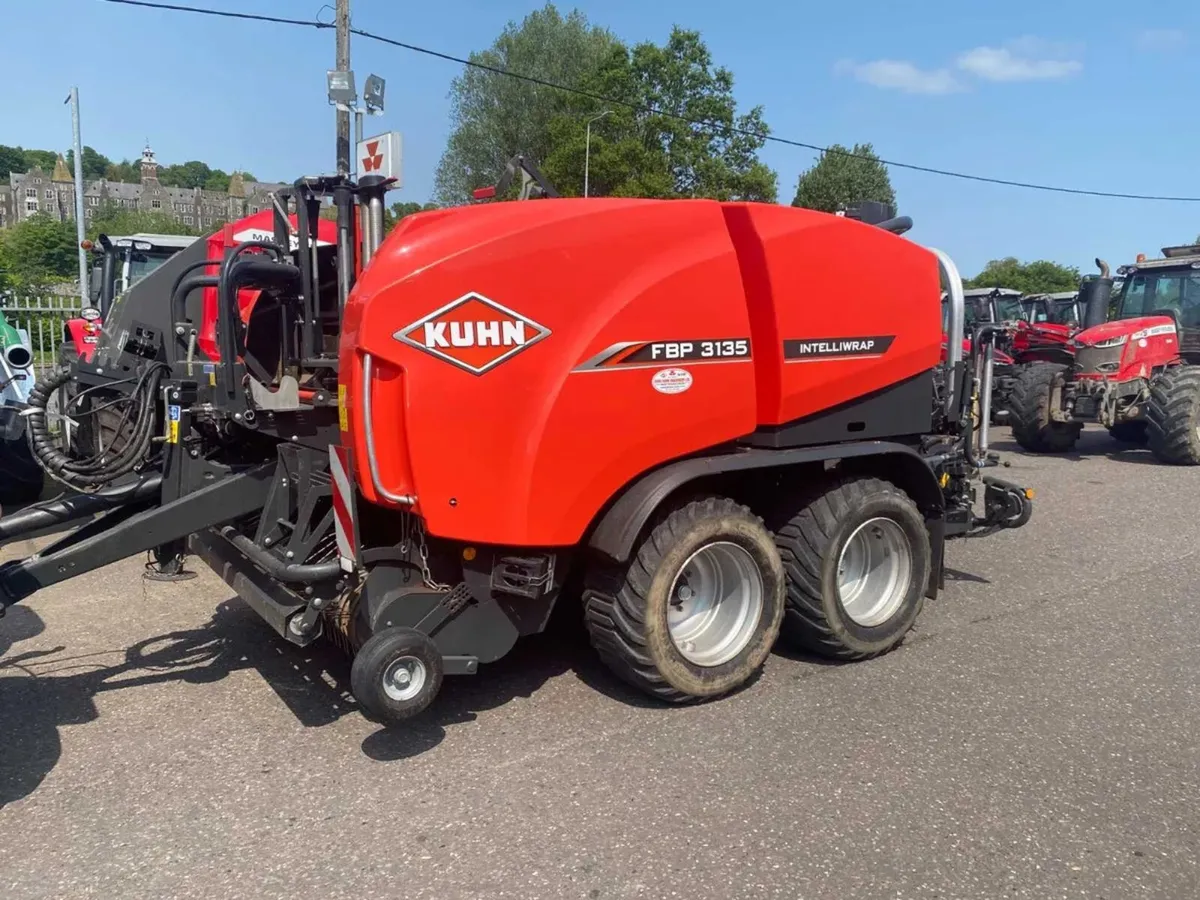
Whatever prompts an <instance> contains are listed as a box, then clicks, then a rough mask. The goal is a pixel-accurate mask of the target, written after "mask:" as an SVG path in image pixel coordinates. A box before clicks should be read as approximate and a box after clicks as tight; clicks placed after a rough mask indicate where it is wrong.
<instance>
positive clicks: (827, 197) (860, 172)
mask: <svg viewBox="0 0 1200 900" xmlns="http://www.w3.org/2000/svg"><path fill="white" fill-rule="evenodd" d="M863 200H875V201H877V202H879V203H888V204H891V205H892V206H895V204H896V192H895V191H894V190H892V181H891V178H889V177H888V170H887V166H885V165H884V164H883V163H882V162H881V161H880V159H879V157H878V156H877V155H876V154H875V150H874V148H873V147H872V146H871V145H870V144H855V145H854V147H853V148H851V149H849V150H847V149H846V148H845V147H843V146H842V145H841V144H834V145H833V146H832V147H829V148H828V149H827V150H826V151H825V152H824V153H823V154H821V159H820V160H819V161H818V162H817V163H816V165H814V166H813V167H812V168H810V169H808V170H807V171H805V172H803V173H802V174H801V175H800V180H799V182H798V183H797V184H796V197H795V199H793V200H792V206H802V207H805V208H806V209H817V210H820V211H821V212H829V213H832V212H837V211H838V210H839V209H844V208H845V207H846V206H849V205H850V204H851V203H857V202H861V201H863Z"/></svg>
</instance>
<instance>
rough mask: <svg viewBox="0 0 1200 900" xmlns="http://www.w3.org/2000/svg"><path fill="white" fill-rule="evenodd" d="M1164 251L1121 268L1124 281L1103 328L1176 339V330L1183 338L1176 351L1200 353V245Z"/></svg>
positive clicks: (1171, 248) (1087, 334)
mask: <svg viewBox="0 0 1200 900" xmlns="http://www.w3.org/2000/svg"><path fill="white" fill-rule="evenodd" d="M1162 254H1163V255H1162V257H1161V258H1160V259H1146V258H1145V257H1144V256H1139V257H1138V261H1137V262H1135V263H1133V264H1132V265H1128V266H1121V267H1120V268H1119V269H1118V270H1117V272H1118V274H1120V275H1123V276H1124V282H1123V284H1122V285H1121V288H1120V290H1119V291H1117V292H1116V293H1115V296H1114V297H1113V299H1112V303H1111V304H1110V309H1109V316H1110V321H1109V322H1107V323H1105V325H1103V326H1101V327H1104V328H1106V329H1108V330H1113V329H1114V328H1115V329H1120V331H1121V333H1122V334H1132V333H1133V332H1141V331H1143V330H1148V331H1150V332H1152V334H1150V335H1148V337H1155V336H1159V335H1166V336H1168V337H1173V336H1175V335H1171V334H1169V332H1170V331H1171V329H1172V328H1173V330H1174V331H1175V332H1176V333H1177V336H1178V341H1179V343H1178V346H1177V347H1174V348H1173V352H1177V353H1179V354H1181V355H1183V356H1188V355H1198V356H1200V245H1187V246H1180V247H1164V248H1163V251H1162ZM1089 335H1090V331H1089V332H1085V333H1084V334H1081V335H1080V336H1079V337H1081V338H1085V337H1088V336H1089ZM1145 337H1146V336H1140V337H1139V339H1140V340H1144V339H1145ZM1141 346H1143V345H1141V344H1139V347H1141Z"/></svg>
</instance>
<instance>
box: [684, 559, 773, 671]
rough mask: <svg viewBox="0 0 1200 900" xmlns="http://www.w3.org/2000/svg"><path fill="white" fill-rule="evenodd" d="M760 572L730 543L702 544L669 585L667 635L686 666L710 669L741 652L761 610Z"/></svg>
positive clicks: (755, 625) (748, 640) (758, 618)
mask: <svg viewBox="0 0 1200 900" xmlns="http://www.w3.org/2000/svg"><path fill="white" fill-rule="evenodd" d="M763 594H764V589H763V579H762V572H761V571H760V570H759V568H758V564H757V563H755V561H754V558H753V557H752V556H751V555H750V554H749V553H748V552H746V550H745V549H744V548H742V547H740V546H738V545H737V544H734V543H730V542H729V541H718V542H715V543H712V544H705V545H704V546H703V547H701V548H700V549H699V550H697V551H696V552H695V553H693V554H692V555H691V556H689V557H688V559H687V562H685V563H684V564H683V567H682V568H681V569H680V570H679V573H678V574H677V575H676V576H675V580H674V581H672V582H671V593H670V594H669V605H668V607H667V631H668V633H669V634H670V635H671V641H672V643H674V644H675V648H676V649H677V650H678V651H679V652H680V654H681V655H682V656H683V658H684V659H686V660H687V661H688V662H690V663H692V664H694V665H697V666H703V667H705V668H711V667H713V666H719V665H722V664H723V663H727V662H729V660H731V659H733V658H734V657H735V656H737V655H738V654H739V653H741V652H742V651H743V650H744V649H745V648H746V645H747V644H749V643H750V640H751V639H752V638H753V637H754V633H755V631H756V630H757V629H758V623H759V621H760V620H761V619H762V611H763Z"/></svg>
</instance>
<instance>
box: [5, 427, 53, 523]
mask: <svg viewBox="0 0 1200 900" xmlns="http://www.w3.org/2000/svg"><path fill="white" fill-rule="evenodd" d="M45 487H46V473H45V471H44V470H43V469H42V466H41V464H40V463H39V462H38V461H37V459H35V458H34V455H33V450H32V449H31V448H30V446H29V438H28V436H27V435H26V434H24V433H22V434H21V436H20V437H19V438H17V439H16V440H13V441H0V505H4V506H7V505H9V504H10V503H11V504H24V503H33V502H34V501H35V500H37V499H38V498H39V497H41V496H42V491H43V490H44V489H45Z"/></svg>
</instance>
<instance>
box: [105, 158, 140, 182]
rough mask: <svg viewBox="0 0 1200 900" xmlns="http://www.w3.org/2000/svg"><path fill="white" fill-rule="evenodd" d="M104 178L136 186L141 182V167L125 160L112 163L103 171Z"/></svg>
mask: <svg viewBox="0 0 1200 900" xmlns="http://www.w3.org/2000/svg"><path fill="white" fill-rule="evenodd" d="M104 177H105V178H106V179H107V180H109V181H119V182H121V183H123V184H137V183H138V182H139V181H141V180H142V170H141V167H140V166H139V165H138V164H137V163H135V162H130V161H129V160H127V159H123V160H121V161H120V162H119V163H112V164H110V165H109V167H108V168H107V169H105V170H104Z"/></svg>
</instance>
